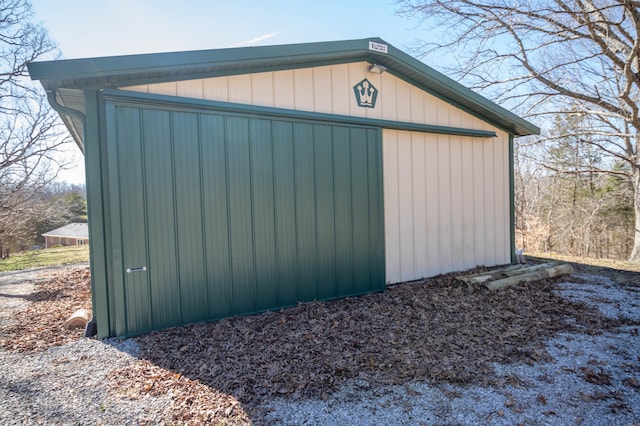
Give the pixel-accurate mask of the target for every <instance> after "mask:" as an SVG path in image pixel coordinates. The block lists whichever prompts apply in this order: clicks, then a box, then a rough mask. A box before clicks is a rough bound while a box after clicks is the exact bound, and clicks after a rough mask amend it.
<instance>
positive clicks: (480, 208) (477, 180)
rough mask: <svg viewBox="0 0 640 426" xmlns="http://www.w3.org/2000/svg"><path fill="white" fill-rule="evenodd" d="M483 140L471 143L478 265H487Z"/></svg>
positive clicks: (484, 142) (475, 247) (474, 225)
mask: <svg viewBox="0 0 640 426" xmlns="http://www.w3.org/2000/svg"><path fill="white" fill-rule="evenodd" d="M488 143H490V142H487V141H485V140H483V141H475V142H474V143H473V185H472V191H473V194H474V197H475V198H474V204H473V205H474V213H473V221H474V222H473V229H474V235H475V246H474V256H475V258H476V259H477V262H478V265H487V264H488V261H487V259H488V257H487V249H486V247H485V243H486V240H487V239H486V236H485V234H486V226H485V222H486V206H485V203H486V199H485V196H484V176H485V173H486V172H487V171H486V170H485V167H484V145H486V144H488Z"/></svg>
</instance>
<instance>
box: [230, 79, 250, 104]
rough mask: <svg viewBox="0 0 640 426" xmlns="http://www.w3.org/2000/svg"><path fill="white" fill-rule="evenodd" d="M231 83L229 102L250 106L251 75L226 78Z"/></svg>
mask: <svg viewBox="0 0 640 426" xmlns="http://www.w3.org/2000/svg"><path fill="white" fill-rule="evenodd" d="M226 78H227V81H228V82H229V102H238V103H244V104H250V103H251V99H252V96H251V95H252V94H251V74H246V75H232V76H229V77H226Z"/></svg>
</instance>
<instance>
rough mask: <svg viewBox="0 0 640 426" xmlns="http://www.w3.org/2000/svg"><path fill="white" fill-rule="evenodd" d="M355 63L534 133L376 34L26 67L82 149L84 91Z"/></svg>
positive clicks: (515, 131) (515, 130)
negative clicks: (372, 66)
mask: <svg viewBox="0 0 640 426" xmlns="http://www.w3.org/2000/svg"><path fill="white" fill-rule="evenodd" d="M360 61H366V62H369V63H371V64H379V65H382V66H384V67H386V69H387V72H390V73H392V74H393V75H395V76H397V77H399V78H401V79H403V80H406V81H407V82H409V83H411V84H413V85H415V86H416V87H418V88H421V89H423V90H425V91H427V92H429V93H431V94H433V95H435V96H437V97H440V98H442V99H444V100H446V101H447V102H449V103H451V104H452V105H454V106H456V107H458V108H460V109H462V110H465V111H467V112H469V113H471V114H473V115H475V116H477V117H479V118H481V119H483V120H485V121H487V122H489V123H490V124H493V125H495V126H496V127H499V128H501V129H503V130H505V131H506V132H508V133H510V134H512V135H514V136H526V135H531V134H539V133H540V129H539V128H538V127H537V126H535V125H534V124H532V123H530V122H528V121H527V120H525V119H523V118H521V117H519V116H517V115H515V114H513V113H512V112H510V111H508V110H506V109H505V108H503V107H501V106H499V105H497V104H496V103H494V102H492V101H489V100H488V99H486V98H484V97H482V96H480V95H479V94H477V93H475V92H474V91H472V90H470V89H468V88H466V87H465V86H463V85H461V84H460V83H458V82H457V81H454V80H452V79H451V78H449V77H447V76H445V75H444V74H442V73H440V72H438V71H436V70H435V69H433V68H431V67H429V66H428V65H426V64H424V63H423V62H421V61H419V60H417V59H415V58H413V57H411V56H410V55H408V54H406V53H404V52H402V51H400V50H398V49H397V48H395V47H394V46H392V45H390V44H389V43H387V42H385V41H384V40H382V39H380V38H367V39H359V40H346V41H334V42H320V43H303V44H290V45H276V46H260V47H241V48H229V49H214V50H199V51H188V52H173V53H152V54H142V55H127V56H112V57H102V58H88V59H71V60H59V61H47V62H32V63H29V64H28V68H29V73H30V75H31V78H32V79H33V80H40V82H41V83H42V85H43V86H44V88H45V90H46V91H47V93H49V99H50V102H51V103H52V105H53V106H54V108H56V109H57V110H58V112H59V113H60V115H61V116H62V119H63V121H64V122H65V124H66V125H67V127H68V128H69V130H70V131H71V134H72V135H73V137H74V139H75V140H76V142H77V143H78V145H79V146H80V148H81V149H82V147H83V142H82V134H83V119H82V118H83V114H84V112H85V111H84V102H85V99H84V91H86V90H96V89H104V88H118V87H124V86H134V85H138V84H150V83H161V82H167V81H180V80H192V79H198V78H209V77H217V76H226V75H237V74H248V73H257V72H267V71H278V70H285V69H296V68H309V67H314V66H322V65H330V64H341V63H348V62H360ZM52 99H53V102H52ZM56 104H57V105H56ZM74 111H77V112H78V113H79V114H75V113H74Z"/></svg>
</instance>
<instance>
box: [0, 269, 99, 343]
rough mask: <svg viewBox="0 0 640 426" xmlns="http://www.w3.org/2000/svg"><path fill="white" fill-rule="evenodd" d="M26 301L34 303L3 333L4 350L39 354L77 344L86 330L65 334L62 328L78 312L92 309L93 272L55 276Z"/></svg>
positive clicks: (70, 271)
mask: <svg viewBox="0 0 640 426" xmlns="http://www.w3.org/2000/svg"><path fill="white" fill-rule="evenodd" d="M25 299H26V300H28V301H30V302H32V303H29V304H28V305H27V306H26V308H25V309H24V310H22V311H20V312H19V313H17V314H16V315H17V321H15V322H14V323H13V324H9V325H7V326H5V327H3V328H2V329H1V330H0V332H1V333H2V338H1V339H0V346H2V347H3V348H4V349H5V350H8V351H12V352H36V351H43V350H46V349H48V348H50V347H52V346H61V345H64V344H67V343H70V342H73V341H76V340H78V339H79V338H81V337H82V335H83V332H84V330H77V329H76V330H65V329H64V328H63V327H62V324H63V322H64V321H65V320H66V319H67V318H68V317H69V315H71V314H72V313H73V312H75V311H76V310H77V309H80V308H86V309H90V308H91V278H90V272H89V268H75V269H62V270H59V271H55V272H52V273H50V274H49V275H48V276H47V279H46V280H45V281H43V282H40V283H38V284H36V288H35V291H34V292H33V293H32V294H30V295H29V296H27V297H26V298H25Z"/></svg>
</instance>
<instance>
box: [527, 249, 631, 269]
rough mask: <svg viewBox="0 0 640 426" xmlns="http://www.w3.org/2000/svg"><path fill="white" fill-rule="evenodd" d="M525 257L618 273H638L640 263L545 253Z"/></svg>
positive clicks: (530, 254) (528, 254)
mask: <svg viewBox="0 0 640 426" xmlns="http://www.w3.org/2000/svg"><path fill="white" fill-rule="evenodd" d="M525 256H526V257H537V258H542V259H551V260H561V261H563V262H569V263H580V264H583V265H589V266H595V267H598V268H611V269H617V270H620V271H629V272H640V263H631V262H626V261H624V260H615V259H596V258H593V257H578V256H570V255H567V254H558V253H552V252H545V253H542V252H541V253H525Z"/></svg>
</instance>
